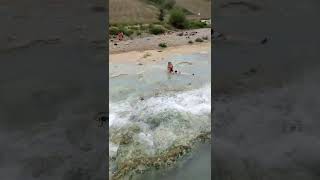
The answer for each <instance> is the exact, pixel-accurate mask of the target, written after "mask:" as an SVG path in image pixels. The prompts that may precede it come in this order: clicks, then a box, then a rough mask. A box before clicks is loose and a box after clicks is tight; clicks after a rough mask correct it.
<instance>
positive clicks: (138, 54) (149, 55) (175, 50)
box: [109, 41, 211, 65]
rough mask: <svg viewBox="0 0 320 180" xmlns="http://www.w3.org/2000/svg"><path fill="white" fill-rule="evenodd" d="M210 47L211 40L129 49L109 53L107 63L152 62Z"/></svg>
mask: <svg viewBox="0 0 320 180" xmlns="http://www.w3.org/2000/svg"><path fill="white" fill-rule="evenodd" d="M210 47H211V42H210V41H207V42H202V43H194V44H192V45H180V46H175V47H168V48H164V49H161V50H155V49H153V50H142V51H129V52H123V53H117V54H110V55H109V63H115V62H117V63H119V62H121V63H138V64H139V63H140V65H141V64H144V63H153V62H158V61H161V60H164V59H166V58H167V57H170V56H172V55H180V54H183V55H188V54H192V53H199V52H200V53H209V52H208V49H210Z"/></svg>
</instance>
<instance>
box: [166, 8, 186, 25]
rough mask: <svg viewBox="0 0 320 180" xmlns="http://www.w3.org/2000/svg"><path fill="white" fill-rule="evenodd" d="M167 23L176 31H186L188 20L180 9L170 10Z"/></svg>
mask: <svg viewBox="0 0 320 180" xmlns="http://www.w3.org/2000/svg"><path fill="white" fill-rule="evenodd" d="M169 23H170V24H171V25H172V26H173V27H175V28H178V29H186V28H187V27H188V20H187V18H186V15H185V13H184V12H183V11H182V9H180V8H175V9H173V10H171V12H170V16H169Z"/></svg>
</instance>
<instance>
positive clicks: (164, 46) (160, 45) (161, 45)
mask: <svg viewBox="0 0 320 180" xmlns="http://www.w3.org/2000/svg"><path fill="white" fill-rule="evenodd" d="M159 47H162V48H166V47H167V44H166V43H160V44H159Z"/></svg>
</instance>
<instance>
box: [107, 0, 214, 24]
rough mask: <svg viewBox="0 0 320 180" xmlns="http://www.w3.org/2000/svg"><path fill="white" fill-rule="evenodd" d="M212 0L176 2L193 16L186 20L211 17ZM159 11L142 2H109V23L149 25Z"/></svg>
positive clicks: (182, 0)
mask: <svg viewBox="0 0 320 180" xmlns="http://www.w3.org/2000/svg"><path fill="white" fill-rule="evenodd" d="M211 1H212V0H176V2H177V5H178V6H180V7H183V8H185V9H187V10H189V11H190V12H192V13H194V14H195V15H190V16H188V18H190V19H195V18H199V16H198V15H197V14H198V13H199V12H200V14H201V15H200V17H201V18H210V17H211ZM158 14H159V9H158V8H157V7H155V6H152V5H150V4H148V3H146V2H145V1H143V0H109V18H110V19H109V21H110V23H112V24H114V23H129V24H134V23H151V22H157V21H158Z"/></svg>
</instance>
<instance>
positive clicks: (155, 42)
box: [109, 28, 211, 54]
mask: <svg viewBox="0 0 320 180" xmlns="http://www.w3.org/2000/svg"><path fill="white" fill-rule="evenodd" d="M180 33H183V36H179V35H178V34H180ZM192 33H193V34H194V35H191V34H192ZM203 37H207V38H208V40H207V41H210V40H211V38H210V37H211V29H210V28H203V29H194V30H187V31H177V32H171V33H167V34H162V35H149V36H147V37H141V38H139V37H138V38H133V39H132V40H131V39H128V38H126V39H125V40H123V41H118V40H117V39H110V40H109V53H110V54H116V53H122V52H128V51H144V50H151V49H161V48H160V47H159V44H160V43H166V44H167V46H168V47H174V46H181V45H188V44H189V43H188V42H189V41H190V40H191V41H193V42H195V39H196V38H203ZM115 43H116V44H117V45H115Z"/></svg>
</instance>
